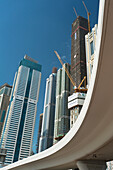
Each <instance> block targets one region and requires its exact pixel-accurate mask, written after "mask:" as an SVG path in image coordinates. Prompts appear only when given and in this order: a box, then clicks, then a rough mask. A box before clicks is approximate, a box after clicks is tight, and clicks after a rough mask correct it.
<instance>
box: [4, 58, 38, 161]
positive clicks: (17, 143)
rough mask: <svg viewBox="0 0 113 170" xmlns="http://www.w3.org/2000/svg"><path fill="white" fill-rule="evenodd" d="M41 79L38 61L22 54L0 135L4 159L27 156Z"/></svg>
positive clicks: (29, 149) (28, 154) (17, 158)
mask: <svg viewBox="0 0 113 170" xmlns="http://www.w3.org/2000/svg"><path fill="white" fill-rule="evenodd" d="M40 80H41V65H39V64H38V63H37V61H35V60H33V59H32V58H30V57H28V56H27V55H25V57H24V59H23V60H22V61H21V62H20V65H19V68H18V71H17V72H16V74H15V78H14V83H13V88H12V94H11V98H10V104H9V108H8V110H7V114H6V118H5V123H4V126H3V130H2V136H1V147H3V148H6V149H7V156H6V160H5V163H6V164H10V163H13V162H15V161H18V160H20V159H23V158H26V157H28V156H30V153H31V147H32V139H33V132H34V125H35V117H36V112H37V101H38V96H39V88H40Z"/></svg>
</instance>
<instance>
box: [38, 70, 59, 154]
mask: <svg viewBox="0 0 113 170" xmlns="http://www.w3.org/2000/svg"><path fill="white" fill-rule="evenodd" d="M56 72H57V68H53V71H52V74H51V75H50V76H49V78H47V80H46V92H45V101H44V111H43V120H42V130H41V137H40V143H39V152H41V151H43V150H45V149H47V148H49V147H51V146H52V145H53V137H54V117H55V101H56V100H55V99H56Z"/></svg>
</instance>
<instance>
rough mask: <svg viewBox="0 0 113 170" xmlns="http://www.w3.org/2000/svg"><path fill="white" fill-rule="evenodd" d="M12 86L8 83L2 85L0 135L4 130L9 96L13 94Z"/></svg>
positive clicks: (0, 91) (0, 88)
mask: <svg viewBox="0 0 113 170" xmlns="http://www.w3.org/2000/svg"><path fill="white" fill-rule="evenodd" d="M11 89H12V86H9V85H8V84H7V83H5V84H4V85H2V86H1V87H0V136H1V132H2V127H3V123H4V119H5V115H6V111H7V107H8V105H9V97H10V94H11Z"/></svg>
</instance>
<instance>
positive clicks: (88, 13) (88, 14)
mask: <svg viewBox="0 0 113 170" xmlns="http://www.w3.org/2000/svg"><path fill="white" fill-rule="evenodd" d="M82 3H83V5H84V7H85V9H86V12H87V17H88V30H89V32H90V31H91V30H90V20H89V16H90V15H91V13H90V12H89V11H88V9H87V7H86V5H85V3H84V1H82Z"/></svg>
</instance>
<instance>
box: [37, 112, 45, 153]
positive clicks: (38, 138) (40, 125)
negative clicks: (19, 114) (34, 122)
mask: <svg viewBox="0 0 113 170" xmlns="http://www.w3.org/2000/svg"><path fill="white" fill-rule="evenodd" d="M42 120H43V113H41V114H40V120H39V128H38V137H37V145H36V146H37V147H36V153H38V150H39V141H40V137H41V130H42Z"/></svg>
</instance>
